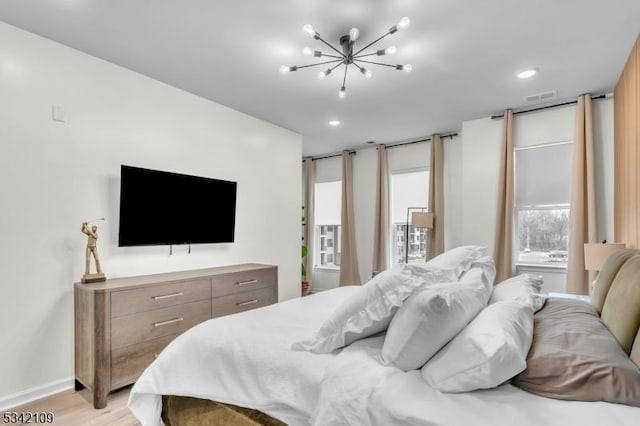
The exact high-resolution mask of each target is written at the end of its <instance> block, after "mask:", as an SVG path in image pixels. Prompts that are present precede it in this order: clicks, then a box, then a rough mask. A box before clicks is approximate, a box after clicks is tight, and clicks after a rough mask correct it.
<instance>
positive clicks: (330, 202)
mask: <svg viewBox="0 0 640 426" xmlns="http://www.w3.org/2000/svg"><path fill="white" fill-rule="evenodd" d="M314 207H315V230H314V232H315V242H316V246H315V250H314V252H315V260H314V264H315V267H316V268H327V269H337V268H339V267H340V232H341V225H340V221H341V208H342V183H341V181H331V182H318V183H316V184H315V204H314Z"/></svg>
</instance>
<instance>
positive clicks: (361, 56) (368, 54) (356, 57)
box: [353, 52, 378, 59]
mask: <svg viewBox="0 0 640 426" xmlns="http://www.w3.org/2000/svg"><path fill="white" fill-rule="evenodd" d="M375 55H378V52H373V53H365V54H362V55H358V56H355V55H354V56H353V59H358V58H366V57H367V56H375Z"/></svg>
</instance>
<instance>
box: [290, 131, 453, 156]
mask: <svg viewBox="0 0 640 426" xmlns="http://www.w3.org/2000/svg"><path fill="white" fill-rule="evenodd" d="M454 136H458V132H453V133H447V134H446V135H441V136H440V138H441V139H444V138H452V139H453V137H454ZM430 140H431V137H428V138H426V139H420V140H417V141H411V142H399V143H394V144H392V145H385V144H380V145H381V146H384V147H385V148H394V147H396V146H403V145H411V144H414V143H419V142H429V141H430ZM347 152H348V153H349V154H353V155H356V153H357V152H356V150H353V149H351V150H348V151H347ZM340 156H342V152H339V153H334V154H327V155H322V156H320V157H306V158H303V159H302V162H304V161H305V160H312V161H316V160H323V159H325V158H333V157H340Z"/></svg>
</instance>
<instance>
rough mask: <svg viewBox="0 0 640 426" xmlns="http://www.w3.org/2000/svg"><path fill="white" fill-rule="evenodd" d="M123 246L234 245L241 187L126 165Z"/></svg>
mask: <svg viewBox="0 0 640 426" xmlns="http://www.w3.org/2000/svg"><path fill="white" fill-rule="evenodd" d="M120 177H121V179H120V229H119V233H118V245H119V246H120V247H126V246H148V245H158V244H203V243H229V242H233V238H234V230H235V219H236V186H237V184H236V182H230V181H226V180H219V179H210V178H204V177H198V176H189V175H183V174H178V173H169V172H162V171H159V170H149V169H143V168H139V167H131V166H125V165H123V166H122V167H121V171H120Z"/></svg>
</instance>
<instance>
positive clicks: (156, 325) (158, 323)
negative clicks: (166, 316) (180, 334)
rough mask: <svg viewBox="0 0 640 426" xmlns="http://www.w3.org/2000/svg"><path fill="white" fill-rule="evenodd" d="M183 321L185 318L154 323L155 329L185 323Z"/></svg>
mask: <svg viewBox="0 0 640 426" xmlns="http://www.w3.org/2000/svg"><path fill="white" fill-rule="evenodd" d="M183 320H184V318H174V319H170V320H167V321H160V322H154V323H153V326H154V327H160V326H163V325H167V324H173V323H174V322H180V321H183Z"/></svg>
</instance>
